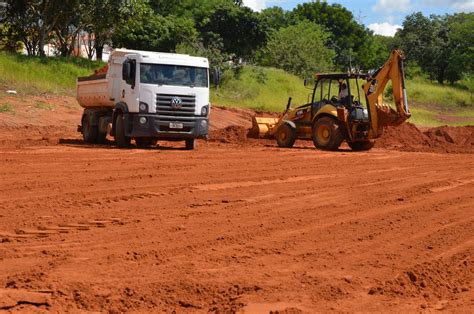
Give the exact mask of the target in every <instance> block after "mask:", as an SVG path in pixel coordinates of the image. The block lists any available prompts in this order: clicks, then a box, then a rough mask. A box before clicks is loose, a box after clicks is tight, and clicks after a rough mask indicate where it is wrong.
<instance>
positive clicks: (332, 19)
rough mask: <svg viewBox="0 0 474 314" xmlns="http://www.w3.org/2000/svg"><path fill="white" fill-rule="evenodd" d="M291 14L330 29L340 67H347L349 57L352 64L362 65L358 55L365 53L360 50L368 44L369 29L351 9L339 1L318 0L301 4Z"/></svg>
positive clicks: (298, 18)
mask: <svg viewBox="0 0 474 314" xmlns="http://www.w3.org/2000/svg"><path fill="white" fill-rule="evenodd" d="M291 15H292V17H291V18H292V19H296V20H304V19H306V20H309V21H311V22H314V23H317V24H319V25H322V26H323V27H324V28H325V29H326V30H327V31H329V33H330V37H331V40H330V43H329V45H330V47H331V48H333V49H334V51H335V52H336V55H337V56H336V63H337V64H338V65H339V66H340V68H346V67H347V66H348V65H349V59H352V62H351V63H352V65H354V66H360V65H361V62H360V60H358V57H359V56H362V55H363V54H361V53H359V50H360V49H361V47H363V46H364V45H367V43H366V41H367V40H368V37H369V31H368V30H367V29H366V28H365V27H364V26H363V25H361V24H359V23H357V21H356V20H355V18H354V16H353V15H352V13H351V12H350V11H349V10H347V9H346V8H344V7H343V6H342V5H340V4H337V3H334V4H328V3H327V2H326V1H320V0H317V1H315V2H307V3H303V4H299V5H298V6H297V7H296V8H295V9H294V10H293V11H292V12H291Z"/></svg>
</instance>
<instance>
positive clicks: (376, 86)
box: [253, 50, 411, 151]
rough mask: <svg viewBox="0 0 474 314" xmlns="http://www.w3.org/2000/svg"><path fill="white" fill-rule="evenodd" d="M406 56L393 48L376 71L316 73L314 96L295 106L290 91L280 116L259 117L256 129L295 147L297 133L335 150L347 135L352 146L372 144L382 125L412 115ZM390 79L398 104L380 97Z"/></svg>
mask: <svg viewBox="0 0 474 314" xmlns="http://www.w3.org/2000/svg"><path fill="white" fill-rule="evenodd" d="M403 60H404V56H403V53H402V52H401V51H400V50H393V51H392V52H391V54H390V57H389V59H388V60H387V61H386V63H385V64H384V65H383V66H382V67H381V68H379V69H378V70H377V71H375V72H374V73H373V74H372V75H369V74H361V73H330V74H317V75H316V82H315V85H314V88H313V89H312V98H311V102H309V103H307V104H305V105H302V106H299V107H296V108H292V107H291V97H290V99H289V101H288V104H287V107H286V110H285V111H284V112H283V113H282V114H281V115H280V117H279V118H276V119H275V118H262V117H255V118H254V119H253V125H254V129H255V130H258V133H259V136H261V137H265V136H270V137H274V138H275V139H276V141H277V144H278V146H280V147H292V146H293V144H294V143H295V140H296V139H308V140H311V139H312V140H313V142H314V145H315V146H316V147H317V148H319V149H323V150H337V149H338V148H339V146H340V145H341V143H342V141H344V140H345V141H347V143H348V144H349V146H350V147H351V148H352V150H356V151H360V150H369V149H371V148H372V147H373V145H374V140H375V139H376V138H378V137H380V136H381V135H382V132H383V127H385V126H389V125H392V126H396V125H399V124H401V123H403V122H404V121H405V120H407V119H408V118H409V117H410V116H411V113H410V111H409V109H408V103H407V98H406V89H405V74H404V68H403ZM388 81H391V82H392V89H393V100H394V102H395V107H396V110H394V109H392V108H391V107H390V106H388V105H384V104H383V103H382V100H383V99H382V98H383V92H384V90H385V87H386V85H387V83H388ZM306 83H307V81H306V80H305V85H307V84H306ZM360 84H361V86H360Z"/></svg>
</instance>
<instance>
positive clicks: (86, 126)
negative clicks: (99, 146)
mask: <svg viewBox="0 0 474 314" xmlns="http://www.w3.org/2000/svg"><path fill="white" fill-rule="evenodd" d="M90 120H91V119H90V117H89V115H88V114H84V115H83V116H82V137H83V139H84V142H86V143H97V142H98V140H99V128H98V127H97V126H93V125H92V124H91V121H90Z"/></svg>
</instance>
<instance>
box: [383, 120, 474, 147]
mask: <svg viewBox="0 0 474 314" xmlns="http://www.w3.org/2000/svg"><path fill="white" fill-rule="evenodd" d="M473 136H474V127H473V126H463V127H449V126H442V127H436V128H431V129H427V130H425V131H421V130H420V129H419V128H417V127H416V126H415V125H414V124H412V123H409V122H407V123H404V124H402V125H400V126H397V127H388V128H386V129H385V130H384V134H383V135H382V136H381V137H380V138H379V139H378V140H377V142H376V144H375V146H376V147H378V148H386V149H393V150H400V151H411V152H437V153H473V152H474V137H473Z"/></svg>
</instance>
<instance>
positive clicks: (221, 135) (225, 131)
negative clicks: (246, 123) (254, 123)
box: [209, 125, 249, 144]
mask: <svg viewBox="0 0 474 314" xmlns="http://www.w3.org/2000/svg"><path fill="white" fill-rule="evenodd" d="M248 132H249V131H248V129H247V128H245V127H243V126H238V125H231V126H228V127H225V128H222V129H218V130H211V131H210V132H209V139H210V140H211V141H216V142H221V143H236V144H242V143H245V142H246V141H247V133H248Z"/></svg>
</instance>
